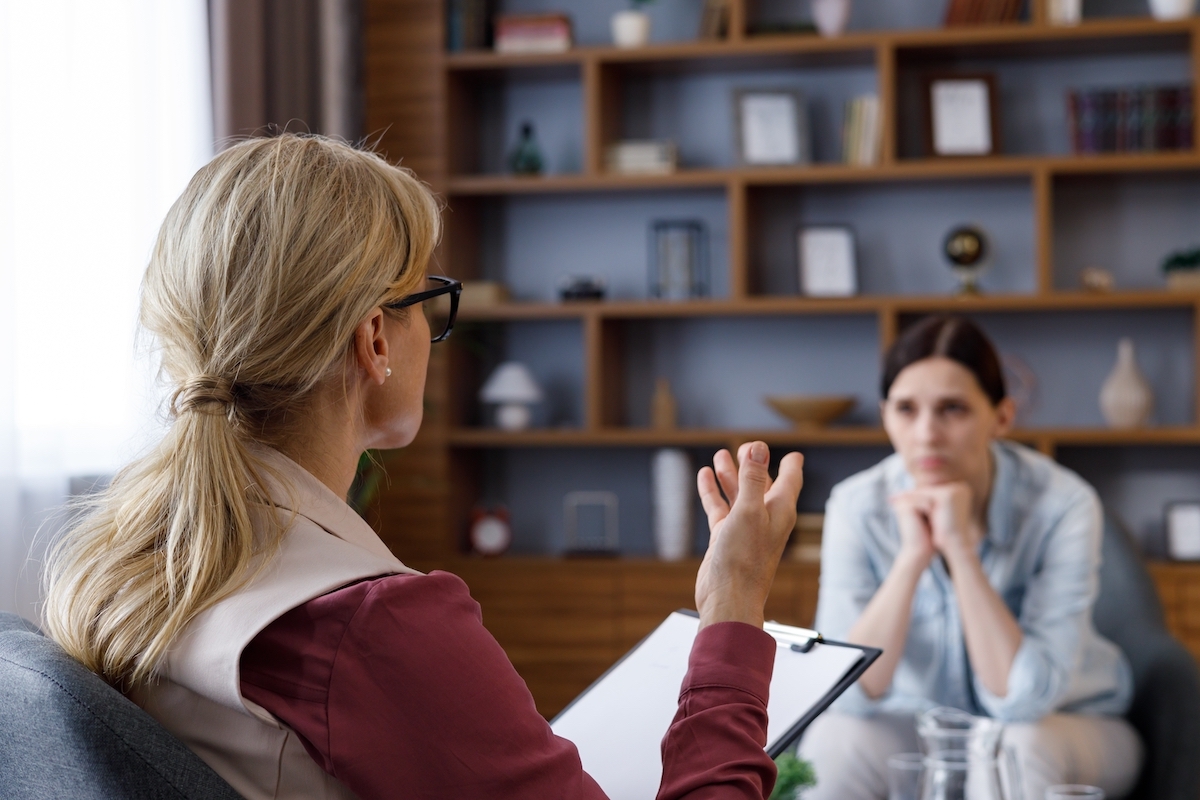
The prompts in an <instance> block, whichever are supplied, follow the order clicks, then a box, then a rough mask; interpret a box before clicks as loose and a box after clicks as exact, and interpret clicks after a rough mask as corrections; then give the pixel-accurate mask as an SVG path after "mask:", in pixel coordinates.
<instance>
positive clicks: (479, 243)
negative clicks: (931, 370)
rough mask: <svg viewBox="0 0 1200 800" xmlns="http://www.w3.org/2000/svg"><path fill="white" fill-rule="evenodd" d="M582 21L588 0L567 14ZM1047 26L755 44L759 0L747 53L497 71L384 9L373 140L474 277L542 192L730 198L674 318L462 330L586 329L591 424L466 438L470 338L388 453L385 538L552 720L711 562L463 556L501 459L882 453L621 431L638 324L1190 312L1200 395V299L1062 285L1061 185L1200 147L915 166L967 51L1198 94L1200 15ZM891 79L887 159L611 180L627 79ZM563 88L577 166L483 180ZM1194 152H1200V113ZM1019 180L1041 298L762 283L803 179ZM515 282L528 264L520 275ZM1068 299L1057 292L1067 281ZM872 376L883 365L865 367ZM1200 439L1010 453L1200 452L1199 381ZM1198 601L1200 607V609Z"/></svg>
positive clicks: (1038, 2)
mask: <svg viewBox="0 0 1200 800" xmlns="http://www.w3.org/2000/svg"><path fill="white" fill-rule="evenodd" d="M564 1H565V4H566V5H568V6H569V5H570V2H566V0H564ZM1031 6H1032V14H1031V20H1030V21H1026V22H1022V23H1018V24H1006V25H994V26H980V27H971V28H968V27H963V28H952V29H935V30H904V31H886V30H882V31H866V32H850V33H848V34H847V35H845V36H842V37H839V38H836V39H824V38H821V37H817V36H749V35H747V33H746V31H747V25H748V21H747V14H746V10H747V9H746V3H745V2H744V0H737V1H736V2H734V5H733V24H732V30H731V32H730V37H729V38H728V39H727V40H725V41H718V42H700V41H696V42H679V43H671V44H654V45H650V46H647V47H644V48H638V49H633V50H625V49H618V48H614V47H608V46H585V47H577V48H575V49H573V50H570V51H568V52H565V53H555V54H539V55H502V54H496V53H492V52H468V53H445V52H443V49H442V47H443V41H444V25H443V21H444V7H443V2H441V0H367V3H366V25H365V32H366V75H367V81H366V83H367V104H366V105H367V126H366V127H367V130H368V131H371V132H372V133H373V134H374V135H376V136H378V147H379V148H380V149H381V150H382V151H383V152H384V153H385V154H386V155H387V156H388V157H389V158H391V159H393V160H399V161H402V163H403V164H405V165H406V166H409V167H412V168H413V169H415V170H416V171H417V172H418V174H419V175H420V176H421V177H422V178H423V179H425V180H427V181H429V182H430V183H431V185H432V186H433V187H434V189H435V190H436V191H438V192H439V193H440V194H442V195H443V196H444V197H445V198H446V201H447V204H448V212H447V214H446V215H445V217H444V219H445V225H446V230H445V235H444V237H443V243H442V247H441V249H440V252H439V255H438V263H437V267H436V268H437V269H438V270H441V271H444V272H446V273H447V274H450V275H453V276H455V277H458V278H461V279H468V280H469V279H474V278H480V277H483V276H484V274H485V271H486V270H485V268H484V261H485V259H484V257H483V254H482V252H481V249H482V248H483V247H484V244H483V240H484V236H483V230H484V227H485V225H486V218H487V212H488V210H489V209H492V208H495V207H501V206H503V204H505V203H510V202H520V201H522V198H528V197H531V196H536V195H553V196H568V195H594V194H601V195H604V196H605V198H606V201H607V202H613V203H621V202H625V201H626V200H628V199H629V198H631V197H632V198H636V197H637V196H639V195H640V194H642V193H654V192H703V193H709V194H714V193H720V194H721V195H722V196H723V198H724V202H725V206H726V208H727V212H726V213H727V217H726V222H727V225H726V227H727V232H728V248H729V253H728V276H727V277H728V280H727V285H728V296H726V297H722V298H719V299H705V300H694V301H689V302H679V303H666V302H654V301H626V300H618V301H609V302H601V303H576V304H560V303H535V302H512V303H505V304H502V305H496V306H490V307H464V308H463V310H462V312H461V315H460V319H461V320H462V322H463V323H469V324H474V325H477V326H482V327H485V328H486V327H488V326H499V327H503V326H506V325H510V324H513V323H530V322H553V321H560V322H570V323H577V324H578V326H579V329H580V340H581V352H580V354H579V361H580V365H581V369H580V372H581V374H582V386H581V391H580V394H581V398H582V412H581V419H580V424H579V426H578V427H575V428H570V429H541V430H532V431H525V432H520V433H506V432H502V431H497V430H492V429H485V428H479V427H472V426H471V425H469V424H468V420H469V419H470V417H471V413H470V412H471V409H472V407H473V406H474V404H475V400H474V397H475V392H476V390H477V388H478V386H479V383H480V381H481V380H482V377H483V376H481V375H479V374H478V366H477V365H474V364H473V362H472V359H471V357H470V356H469V354H467V353H465V352H464V349H463V348H462V347H459V346H456V345H455V344H454V341H453V340H451V342H450V344H449V346H437V347H435V349H434V354H433V357H432V360H431V364H430V376H429V380H428V384H427V409H428V410H427V414H426V423H425V427H424V429H423V431H422V434H421V436H420V437H419V438H418V441H417V443H415V444H414V446H413V447H411V448H409V449H408V450H406V451H401V452H398V453H392V454H388V455H387V457H386V464H387V468H388V474H389V480H390V484H389V488H388V489H386V490H385V491H384V493H383V496H382V497H381V499H380V502H379V504H378V508H377V509H376V512H377V520H376V521H377V523H378V525H379V526H380V527H381V529H382V530H383V535H384V538H385V541H387V542H388V544H389V546H391V547H392V548H393V549H394V550H395V551H396V552H397V554H398V555H399V556H400V557H401V558H402V559H404V560H405V561H406V562H408V563H411V564H413V565H414V566H417V567H418V568H430V569H431V568H446V569H451V570H452V571H454V572H456V573H458V574H460V575H461V576H463V577H464V579H465V580H466V581H467V582H468V584H469V585H470V586H471V589H472V593H473V594H474V596H475V597H476V599H477V600H479V602H480V603H481V605H482V606H483V613H484V621H485V624H487V625H488V626H489V628H490V629H491V630H492V631H493V633H495V634H496V636H497V638H498V639H499V640H500V642H501V643H502V644H503V645H504V647H505V649H506V650H507V651H508V653H509V656H510V657H511V658H512V660H513V662H514V663H515V664H516V665H517V667H518V670H519V671H520V672H521V674H522V675H523V676H524V677H525V679H526V681H527V682H528V683H529V685H530V687H531V689H532V690H533V692H534V695H535V698H536V699H537V702H538V707H539V710H541V711H542V712H543V713H545V714H552V713H554V712H555V711H557V710H558V709H559V708H561V707H562V705H563V704H565V702H567V701H568V700H569V699H570V698H571V697H573V696H574V695H575V694H577V693H578V692H579V691H580V690H582V689H583V688H584V687H585V686H586V685H587V684H588V683H590V681H591V680H593V679H594V678H595V677H596V676H597V675H599V674H600V672H602V671H603V669H605V668H606V667H607V666H608V665H609V664H611V662H612V661H613V660H614V659H615V658H616V657H618V656H619V655H620V654H621V653H623V652H624V651H625V649H627V648H628V646H629V645H630V644H632V643H633V642H635V641H636V640H637V639H638V638H640V636H642V635H644V634H645V633H646V632H647V631H648V630H649V629H650V627H652V625H653V623H654V622H655V621H657V620H659V619H661V618H662V616H664V615H665V614H666V613H667V612H669V611H670V610H673V609H674V608H677V607H680V606H687V605H690V598H691V594H692V582H693V580H694V576H695V570H696V568H697V564H698V562H692V561H689V562H683V563H680V564H668V563H662V562H656V561H649V560H636V559H619V560H614V561H610V562H583V561H572V560H563V559H558V558H549V557H546V558H517V557H509V558H503V559H497V560H481V559H473V558H469V557H466V556H464V553H463V551H464V546H463V542H464V535H463V534H464V530H465V526H466V521H467V518H468V515H469V512H470V510H471V508H472V507H473V506H474V504H475V503H476V502H478V499H479V497H480V492H481V491H482V489H481V484H480V478H479V475H480V473H481V471H482V468H481V463H482V461H483V460H484V459H485V458H486V457H487V451H505V450H512V449H528V448H540V449H559V450H562V451H564V452H566V453H570V452H571V451H572V450H584V449H590V448H614V447H624V448H645V449H651V448H656V447H664V446H679V447H689V448H697V449H700V448H713V449H715V448H718V447H729V446H736V445H737V444H738V443H740V442H743V441H747V440H749V439H753V438H762V439H765V440H766V441H768V442H770V443H772V444H773V445H778V446H782V447H799V448H803V447H806V446H819V447H823V448H824V447H832V448H837V447H846V448H854V447H886V446H887V439H886V436H885V435H884V434H883V432H882V430H880V429H879V428H875V427H866V426H861V427H831V428H827V429H822V430H814V431H793V430H787V429H782V428H777V429H765V430H730V429H681V430H675V431H657V430H650V429H645V428H635V427H631V426H629V425H628V424H626V421H625V420H624V419H623V418H622V405H623V402H622V401H623V396H622V392H623V386H622V377H621V376H622V363H623V362H622V359H623V358H624V357H625V356H624V355H623V347H622V336H623V333H624V331H625V330H626V329H627V328H628V327H629V326H631V325H636V324H639V323H642V322H646V321H655V320H699V321H705V320H720V319H725V318H735V317H751V318H770V317H810V316H822V317H829V316H844V317H847V318H850V317H856V316H857V317H862V316H866V317H871V318H873V320H874V322H875V324H876V327H877V329H878V332H879V347H880V349H881V350H882V348H885V347H887V346H888V345H889V344H890V343H891V342H892V341H893V340H894V339H895V336H896V335H897V332H898V331H899V330H900V329H901V328H902V327H903V325H904V324H905V323H906V322H907V321H911V320H912V319H913V318H915V317H917V316H919V315H921V314H928V313H936V312H955V313H968V314H976V313H978V314H983V313H987V314H997V313H999V314H1003V313H1013V314H1046V315H1055V316H1063V315H1069V314H1074V313H1077V312H1100V311H1113V312H1122V311H1128V312H1146V311H1158V310H1162V311H1184V312H1187V313H1189V314H1190V315H1191V319H1192V330H1193V334H1192V340H1193V341H1192V345H1193V351H1194V354H1195V355H1194V358H1195V362H1196V363H1195V366H1193V381H1192V385H1193V386H1196V385H1197V384H1200V293H1196V294H1189V293H1174V292H1167V291H1162V290H1121V291H1114V292H1111V293H1103V294H1091V293H1084V292H1080V291H1076V290H1067V289H1065V288H1063V286H1062V285H1056V274H1055V252H1056V251H1055V246H1056V235H1057V234H1058V233H1059V232H1058V230H1057V229H1056V220H1055V214H1056V206H1055V194H1056V191H1058V190H1059V188H1060V187H1061V185H1062V184H1063V183H1064V182H1070V181H1074V180H1082V179H1087V180H1093V179H1094V180H1097V181H1101V182H1103V181H1107V180H1110V179H1111V180H1114V181H1119V180H1124V179H1126V178H1127V177H1130V178H1133V179H1138V178H1140V177H1141V176H1173V175H1176V174H1189V175H1190V174H1193V173H1194V174H1195V175H1196V176H1197V179H1200V152H1198V151H1196V150H1191V151H1186V152H1166V153H1162V152H1159V153H1137V154H1104V155H1089V156H1077V155H1060V154H1017V155H999V156H994V157H989V158H972V159H928V158H924V157H905V156H904V152H905V151H904V148H903V147H902V136H901V122H902V118H903V117H904V115H905V114H911V113H912V110H911V109H909V108H906V107H905V106H904V104H903V103H904V100H903V95H902V92H901V91H900V89H899V87H900V85H901V82H902V79H903V75H904V73H905V72H906V71H908V72H912V71H914V70H918V69H922V68H923V67H924V66H925V65H930V66H937V65H941V64H945V63H947V62H949V63H953V62H955V61H956V60H960V59H965V58H967V57H975V56H978V57H985V58H990V59H1000V60H1013V61H1020V60H1022V59H1038V58H1047V57H1052V58H1057V57H1059V56H1067V55H1070V56H1076V55H1077V56H1086V57H1089V58H1104V57H1107V56H1119V55H1121V54H1129V53H1134V54H1145V53H1158V52H1171V53H1177V54H1183V55H1187V56H1190V61H1191V72H1190V76H1191V82H1192V85H1193V87H1196V86H1200V18H1193V19H1190V20H1186V21H1181V22H1169V23H1168V22H1157V21H1154V20H1151V19H1145V18H1138V19H1104V20H1088V21H1085V22H1084V23H1083V24H1081V25H1078V26H1075V27H1056V26H1051V25H1048V24H1046V23H1045V22H1044V20H1045V13H1044V2H1043V0H1034V2H1032V3H1031ZM779 67H783V68H788V69H791V68H798V69H799V68H803V69H826V68H828V69H831V70H837V69H842V68H846V67H849V68H852V69H870V70H873V72H874V74H875V78H876V83H877V92H878V94H879V98H880V105H881V118H882V121H883V132H884V135H883V139H882V142H881V159H880V162H879V163H878V164H877V165H876V166H872V167H856V166H847V165H843V164H840V163H831V162H828V161H826V162H819V163H814V164H812V165H805V166H795V167H778V168H761V167H760V168H744V167H707V168H684V169H680V170H679V171H678V172H676V173H674V174H670V175H656V176H630V175H614V174H610V173H607V172H606V171H605V169H604V159H603V154H604V152H605V148H606V147H607V145H608V144H610V143H611V142H613V141H615V140H617V139H618V138H620V135H621V124H622V123H621V108H622V106H621V104H622V89H623V82H624V81H625V80H627V79H628V78H629V77H630V76H642V75H647V74H649V75H677V74H683V75H687V74H691V73H702V72H729V73H733V74H737V73H742V72H750V71H753V70H758V69H763V68H779ZM531 76H532V77H533V78H540V77H553V78H554V79H556V80H563V79H567V80H571V81H576V82H577V83H578V85H579V91H580V96H581V103H580V108H578V109H570V110H564V111H563V112H562V113H564V114H579V115H580V117H581V118H580V129H581V132H582V133H581V139H582V140H581V142H580V151H581V152H580V159H579V162H580V163H579V171H578V172H576V173H573V174H556V175H549V176H546V177H535V178H526V177H514V176H510V175H505V174H486V173H484V172H482V171H481V170H480V169H479V166H478V162H479V160H480V157H479V151H480V145H481V142H480V141H479V137H480V135H482V134H481V133H480V125H479V124H478V123H479V114H480V113H481V112H480V110H479V103H478V102H477V100H478V98H479V96H480V94H481V92H484V91H485V90H486V88H487V87H489V86H492V85H494V84H495V82H497V81H504V80H508V79H510V78H511V79H516V80H523V79H529V78H531ZM1195 123H1196V126H1197V127H1196V130H1195V135H1194V137H1193V139H1194V140H1195V141H1197V142H1200V115H1196V119H1195ZM953 182H961V183H967V182H975V183H987V182H993V183H995V182H1008V183H1018V184H1021V185H1027V186H1028V187H1029V197H1030V204H1031V211H1032V214H1031V216H1032V225H1033V232H1032V233H1033V245H1034V246H1033V257H1032V260H1033V263H1032V264H1031V265H1030V268H1031V270H1032V272H1033V280H1032V284H1033V290H1032V291H1029V292H1025V293H1020V294H1015V293H1005V294H991V295H983V296H970V297H959V296H953V295H927V294H922V295H903V294H902V295H864V296H858V297H850V298H839V299H812V298H805V297H799V296H794V295H778V294H769V293H765V292H763V291H762V290H760V289H759V288H758V287H757V285H756V276H757V270H758V269H759V266H758V265H757V264H756V263H755V256H754V245H755V241H756V237H758V236H759V235H760V233H759V231H758V230H757V229H756V214H757V207H756V198H758V197H759V196H760V195H762V194H764V193H769V192H772V191H779V190H786V189H787V188H788V187H795V188H797V189H800V188H803V189H804V190H805V191H808V190H810V189H820V188H822V187H840V186H848V187H853V189H854V191H861V192H864V193H870V192H875V191H883V190H889V189H890V188H891V187H895V186H899V187H901V189H903V187H905V186H909V185H913V186H919V185H924V184H929V183H939V184H945V183H953ZM510 268H512V269H520V265H510ZM1060 284H1061V281H1060ZM865 368H870V369H874V368H875V365H874V364H872V365H865ZM1194 391H1195V393H1196V396H1195V397H1194V398H1193V402H1192V405H1193V406H1194V407H1195V408H1196V409H1197V411H1196V413H1195V414H1194V416H1193V417H1192V420H1191V422H1190V423H1189V424H1184V425H1171V426H1165V427H1157V428H1149V429H1142V430H1135V431H1115V430H1107V429H1094V428H1085V427H1080V428H1071V427H1058V426H1056V427H1054V428H1036V429H1026V430H1020V431H1017V432H1015V433H1014V435H1013V438H1014V439H1016V440H1018V441H1021V442H1024V443H1026V444H1030V445H1032V446H1035V447H1037V448H1038V449H1040V450H1041V451H1042V452H1045V453H1047V454H1050V455H1054V454H1056V453H1057V452H1058V451H1059V450H1060V449H1062V448H1081V447H1082V448H1087V447H1097V448H1110V447H1117V448H1120V447H1161V446H1176V445H1179V446H1196V445H1200V389H1196V390H1194ZM1197 569H1200V567H1190V566H1188V565H1159V566H1156V567H1155V569H1154V574H1155V578H1156V581H1157V582H1158V584H1159V587H1160V592H1162V594H1163V597H1164V602H1165V604H1166V606H1167V613H1168V618H1169V621H1170V623H1171V625H1172V628H1173V630H1175V632H1176V634H1177V635H1179V636H1181V638H1184V640H1185V641H1187V642H1188V643H1189V646H1190V647H1192V650H1193V652H1195V653H1200V622H1196V620H1200V612H1197V611H1196V610H1195V609H1197V608H1200V595H1197V594H1196V592H1192V591H1191V590H1189V589H1187V586H1188V585H1190V584H1191V583H1195V582H1196V580H1195V579H1196V577H1197V572H1196V570H1197ZM816 583H817V566H816V565H815V564H797V563H790V562H789V563H785V564H784V565H783V567H782V568H781V571H780V578H779V579H778V580H777V585H776V592H775V593H773V595H772V601H771V602H772V604H773V605H772V609H773V610H772V611H771V614H772V616H775V617H776V618H777V619H779V620H780V621H784V622H794V623H797V624H808V623H810V622H811V619H812V613H813V611H814V610H815V597H816ZM1193 595H1195V596H1193Z"/></svg>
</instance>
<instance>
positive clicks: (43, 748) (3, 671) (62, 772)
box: [0, 614, 240, 800]
mask: <svg viewBox="0 0 1200 800" xmlns="http://www.w3.org/2000/svg"><path fill="white" fill-rule="evenodd" d="M0 797H4V798H5V800H58V798H64V797H70V798H72V799H73V800H114V799H115V798H131V800H132V799H134V798H136V800H181V799H183V798H196V799H197V800H200V798H205V800H240V795H238V794H237V792H235V791H234V790H233V789H232V788H231V787H230V786H229V784H227V783H225V781H223V780H222V779H221V778H220V777H219V776H218V775H217V773H215V772H213V771H212V769H210V768H209V766H208V765H207V764H205V763H204V762H203V761H201V760H200V758H199V757H198V756H196V755H195V754H194V753H193V752H192V751H191V750H189V749H188V748H187V747H186V746H185V745H184V744H183V743H182V742H180V741H179V740H178V739H176V738H175V737H173V736H172V735H171V734H170V733H168V732H167V731H166V729H165V728H163V727H162V726H161V725H159V724H158V723H157V722H156V721H155V720H154V719H153V718H152V717H150V715H149V714H147V713H146V712H144V711H142V710H141V709H140V708H138V707H137V706H136V705H134V704H133V703H131V702H130V701H129V700H127V699H126V698H125V697H124V696H123V695H121V694H120V693H119V692H117V691H116V690H115V689H113V688H112V687H110V686H109V685H108V684H106V683H105V682H104V681H103V680H101V679H100V678H99V677H97V676H96V675H94V674H93V673H91V672H89V671H88V670H87V669H85V668H84V667H83V666H82V665H80V664H79V662H77V661H75V660H74V659H73V658H71V657H70V656H68V655H67V654H66V653H64V652H63V651H62V648H60V647H59V646H58V645H57V644H55V643H54V642H52V641H50V640H49V639H47V638H45V637H44V636H41V635H40V634H38V633H37V631H36V629H35V628H34V627H33V626H32V625H30V624H29V623H27V622H25V621H24V620H22V619H21V618H20V617H17V616H14V615H12V614H0Z"/></svg>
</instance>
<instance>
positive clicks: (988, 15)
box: [946, 0, 1025, 25]
mask: <svg viewBox="0 0 1200 800" xmlns="http://www.w3.org/2000/svg"><path fill="white" fill-rule="evenodd" d="M1024 5H1025V3H1024V0H950V3H949V4H948V5H947V6H946V24H947V25H995V24H998V23H1002V22H1016V21H1018V20H1019V19H1020V18H1021V9H1022V7H1023V6H1024Z"/></svg>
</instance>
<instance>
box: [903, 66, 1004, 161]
mask: <svg viewBox="0 0 1200 800" xmlns="http://www.w3.org/2000/svg"><path fill="white" fill-rule="evenodd" d="M921 96H922V98H923V102H924V109H925V154H926V155H927V156H930V157H937V158H983V157H987V156H994V155H998V154H999V153H1000V152H1001V148H1000V112H999V93H998V91H997V89H996V76H995V75H993V74H992V73H988V72H976V73H941V74H929V75H925V76H923V78H922V92H921Z"/></svg>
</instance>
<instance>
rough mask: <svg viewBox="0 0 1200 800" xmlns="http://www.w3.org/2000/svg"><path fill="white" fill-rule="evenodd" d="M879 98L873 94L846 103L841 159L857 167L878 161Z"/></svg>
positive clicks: (870, 164) (869, 165)
mask: <svg viewBox="0 0 1200 800" xmlns="http://www.w3.org/2000/svg"><path fill="white" fill-rule="evenodd" d="M879 123H880V120H879V98H878V97H876V96H875V95H873V94H868V95H863V96H861V97H856V98H854V99H853V100H850V101H849V102H847V103H846V118H845V120H844V122H843V123H842V161H843V162H845V163H847V164H853V165H854V166H858V167H871V166H874V165H875V164H878V163H879V141H880V140H879V134H880V124H879Z"/></svg>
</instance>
